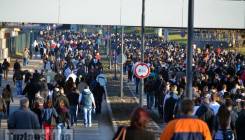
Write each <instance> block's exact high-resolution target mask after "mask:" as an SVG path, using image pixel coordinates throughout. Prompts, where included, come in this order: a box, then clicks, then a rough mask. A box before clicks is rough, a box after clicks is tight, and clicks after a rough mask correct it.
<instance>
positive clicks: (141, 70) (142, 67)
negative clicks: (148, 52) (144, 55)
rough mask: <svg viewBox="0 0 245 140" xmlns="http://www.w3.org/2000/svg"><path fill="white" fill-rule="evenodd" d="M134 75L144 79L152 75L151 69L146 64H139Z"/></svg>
mask: <svg viewBox="0 0 245 140" xmlns="http://www.w3.org/2000/svg"><path fill="white" fill-rule="evenodd" d="M134 74H135V76H136V77H137V78H140V79H144V78H146V77H148V76H149V75H150V67H149V66H148V65H147V64H145V63H138V64H136V66H135V67H134Z"/></svg>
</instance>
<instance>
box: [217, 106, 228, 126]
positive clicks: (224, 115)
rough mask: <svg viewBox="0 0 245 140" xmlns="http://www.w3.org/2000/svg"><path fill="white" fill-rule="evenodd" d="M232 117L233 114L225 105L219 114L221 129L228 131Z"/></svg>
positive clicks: (221, 107)
mask: <svg viewBox="0 0 245 140" xmlns="http://www.w3.org/2000/svg"><path fill="white" fill-rule="evenodd" d="M230 115H231V112H230V111H229V110H228V108H227V107H226V106H225V105H221V106H220V108H219V110H218V114H217V116H218V120H219V125H220V127H221V129H226V128H227V126H228V125H229V120H230Z"/></svg>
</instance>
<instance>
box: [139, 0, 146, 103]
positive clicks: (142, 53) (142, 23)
mask: <svg viewBox="0 0 245 140" xmlns="http://www.w3.org/2000/svg"><path fill="white" fill-rule="evenodd" d="M144 46H145V0H142V17H141V62H144ZM143 95H144V79H141V92H140V106H141V107H143Z"/></svg>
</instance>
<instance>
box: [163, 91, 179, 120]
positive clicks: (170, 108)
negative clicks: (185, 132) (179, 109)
mask: <svg viewBox="0 0 245 140" xmlns="http://www.w3.org/2000/svg"><path fill="white" fill-rule="evenodd" d="M177 101H178V100H177V99H175V98H174V97H173V96H171V97H170V98H168V99H167V100H166V102H165V105H164V112H165V113H164V117H165V121H166V122H169V121H171V120H172V119H173V115H174V109H175V106H176V103H177Z"/></svg>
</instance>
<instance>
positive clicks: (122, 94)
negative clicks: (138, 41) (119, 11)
mask: <svg viewBox="0 0 245 140" xmlns="http://www.w3.org/2000/svg"><path fill="white" fill-rule="evenodd" d="M123 34H124V26H122V41H121V98H122V97H123V96H124V93H123V43H124V41H123Z"/></svg>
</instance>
